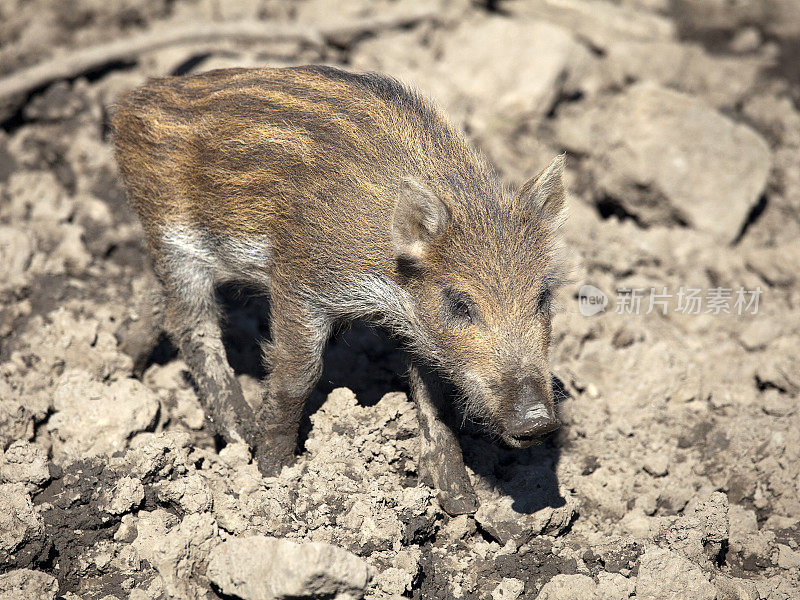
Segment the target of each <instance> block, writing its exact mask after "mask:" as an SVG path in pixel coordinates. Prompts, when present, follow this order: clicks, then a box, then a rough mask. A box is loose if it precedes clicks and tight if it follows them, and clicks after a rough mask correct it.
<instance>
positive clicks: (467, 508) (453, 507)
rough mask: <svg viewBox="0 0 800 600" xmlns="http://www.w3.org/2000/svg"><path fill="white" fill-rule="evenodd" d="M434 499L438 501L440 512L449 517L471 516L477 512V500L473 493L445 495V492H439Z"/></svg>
mask: <svg viewBox="0 0 800 600" xmlns="http://www.w3.org/2000/svg"><path fill="white" fill-rule="evenodd" d="M436 499H437V500H438V501H439V505H440V506H441V507H442V510H444V512H446V513H447V514H448V515H450V516H451V517H456V516H458V515H471V514H473V513H475V512H476V511H477V510H478V506H479V503H478V498H477V496H475V493H474V492H466V493H461V494H456V495H452V494H447V493H445V492H439V493H438V494H437V495H436Z"/></svg>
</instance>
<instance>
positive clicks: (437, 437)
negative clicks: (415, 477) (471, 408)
mask: <svg viewBox="0 0 800 600" xmlns="http://www.w3.org/2000/svg"><path fill="white" fill-rule="evenodd" d="M409 385H410V387H411V395H412V397H413V398H414V401H415V402H416V404H417V412H418V415H419V429H420V453H419V473H420V478H421V480H422V481H423V483H425V484H427V485H430V486H431V487H434V488H436V489H437V490H438V491H439V493H438V495H437V499H438V500H439V504H440V505H441V506H442V508H443V509H444V510H445V512H447V513H448V514H450V515H463V514H471V513H474V512H475V511H476V510H478V498H477V496H476V495H475V491H474V490H473V489H472V484H471V483H470V481H469V476H468V475H467V469H466V467H465V466H464V459H463V457H462V454H461V445H460V444H459V442H458V438H456V435H455V433H454V432H453V428H452V426H451V424H449V423H448V422H446V421H449V419H446V413H444V411H443V410H442V405H443V399H444V394H443V390H442V384H441V381H440V380H439V377H438V376H437V375H435V374H434V373H431V372H429V371H428V370H426V369H424V368H423V367H420V366H417V365H414V364H412V365H411V368H410V370H409Z"/></svg>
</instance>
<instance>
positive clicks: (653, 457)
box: [642, 452, 669, 477]
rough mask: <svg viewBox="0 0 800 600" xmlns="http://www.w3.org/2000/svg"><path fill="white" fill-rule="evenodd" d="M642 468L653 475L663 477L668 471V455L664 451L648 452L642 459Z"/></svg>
mask: <svg viewBox="0 0 800 600" xmlns="http://www.w3.org/2000/svg"><path fill="white" fill-rule="evenodd" d="M642 468H643V469H644V470H645V471H647V472H648V473H649V474H650V475H652V476H653V477H664V476H665V475H666V474H667V473H669V455H668V454H666V453H664V452H659V453H656V454H650V455H648V456H647V457H646V458H645V459H644V463H643V464H642Z"/></svg>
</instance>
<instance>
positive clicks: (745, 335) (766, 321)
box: [736, 315, 786, 351]
mask: <svg viewBox="0 0 800 600" xmlns="http://www.w3.org/2000/svg"><path fill="white" fill-rule="evenodd" d="M736 333H737V337H738V338H739V343H741V344H742V346H743V347H744V348H745V349H746V350H749V351H753V350H761V349H762V348H765V347H766V346H767V344H769V343H770V342H771V341H772V340H774V339H777V338H779V337H781V336H782V335H783V334H784V333H786V324H785V323H781V322H780V321H779V320H778V319H775V318H770V317H767V316H760V315H759V316H757V317H754V318H753V319H750V320H748V321H747V322H746V323H745V324H744V326H743V327H742V328H741V330H739V331H737V332H736Z"/></svg>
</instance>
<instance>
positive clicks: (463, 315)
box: [452, 300, 472, 322]
mask: <svg viewBox="0 0 800 600" xmlns="http://www.w3.org/2000/svg"><path fill="white" fill-rule="evenodd" d="M452 311H453V314H454V315H455V316H457V317H458V318H459V319H464V320H467V321H469V322H472V313H471V312H470V310H469V304H467V303H466V302H464V301H463V300H456V301H455V302H453V308H452Z"/></svg>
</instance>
